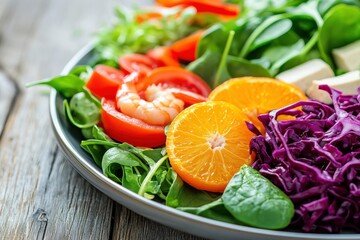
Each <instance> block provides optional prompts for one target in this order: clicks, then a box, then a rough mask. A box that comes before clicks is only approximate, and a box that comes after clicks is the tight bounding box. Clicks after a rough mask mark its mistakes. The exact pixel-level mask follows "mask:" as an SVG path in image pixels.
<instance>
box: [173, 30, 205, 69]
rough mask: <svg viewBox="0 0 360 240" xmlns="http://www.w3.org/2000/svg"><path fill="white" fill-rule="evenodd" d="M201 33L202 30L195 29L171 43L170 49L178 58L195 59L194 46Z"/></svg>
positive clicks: (195, 46)
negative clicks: (193, 31)
mask: <svg viewBox="0 0 360 240" xmlns="http://www.w3.org/2000/svg"><path fill="white" fill-rule="evenodd" d="M203 34H204V30H199V31H196V32H195V33H193V34H191V35H189V36H187V37H185V38H183V39H180V40H178V41H176V42H175V43H173V45H171V50H172V51H173V52H174V54H175V55H176V57H178V58H179V59H181V60H184V61H188V62H192V61H194V60H195V59H196V48H197V45H198V43H199V41H200V39H201V37H202V36H203Z"/></svg>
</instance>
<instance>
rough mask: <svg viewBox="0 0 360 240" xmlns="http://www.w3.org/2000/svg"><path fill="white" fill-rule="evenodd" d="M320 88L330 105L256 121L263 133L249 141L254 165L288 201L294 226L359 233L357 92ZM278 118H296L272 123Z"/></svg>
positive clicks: (290, 109)
mask: <svg viewBox="0 0 360 240" xmlns="http://www.w3.org/2000/svg"><path fill="white" fill-rule="evenodd" d="M320 88H321V89H322V90H325V91H327V92H328V93H329V94H330V95H331V97H332V101H333V105H332V106H328V105H325V104H323V103H320V102H317V101H314V100H308V101H300V102H297V103H294V104H292V105H289V106H287V107H284V108H281V109H278V110H274V111H271V112H270V113H268V114H264V115H261V116H260V117H259V119H260V121H261V122H262V124H263V125H264V127H265V129H266V134H265V136H263V135H257V136H256V137H254V138H253V139H252V140H251V143H250V150H251V152H255V153H256V157H255V161H254V164H253V167H254V168H255V169H257V170H259V171H260V173H261V174H262V175H263V176H265V177H267V178H268V179H269V180H271V181H272V182H273V183H274V184H275V185H277V186H278V187H279V188H280V189H282V190H283V191H284V192H285V193H286V194H287V195H288V196H289V197H290V198H291V200H292V201H293V203H294V205H295V209H296V213H295V216H294V218H293V221H292V223H291V224H292V225H293V226H300V227H301V228H302V229H303V231H305V232H331V233H334V232H340V231H342V230H344V229H353V230H355V231H357V232H360V88H359V89H358V94H357V95H342V94H341V92H339V91H336V90H334V89H331V88H330V87H328V86H325V85H323V86H321V87H320ZM300 108H302V111H300V110H299V109H300ZM280 115H291V116H294V117H295V118H294V119H293V120H282V121H281V120H277V118H278V117H279V116H280ZM248 127H249V129H250V130H252V131H253V132H254V133H255V134H258V133H257V130H256V128H255V127H254V126H253V125H252V124H249V123H248Z"/></svg>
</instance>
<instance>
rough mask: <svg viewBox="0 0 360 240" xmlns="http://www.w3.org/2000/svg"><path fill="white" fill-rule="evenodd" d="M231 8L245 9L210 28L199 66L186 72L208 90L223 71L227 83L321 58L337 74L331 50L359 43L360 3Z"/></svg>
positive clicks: (317, 0) (316, 1) (311, 1)
mask: <svg viewBox="0 0 360 240" xmlns="http://www.w3.org/2000/svg"><path fill="white" fill-rule="evenodd" d="M231 2H236V3H238V4H240V5H242V6H243V7H244V8H243V9H244V12H243V14H242V15H241V17H240V18H239V19H236V20H233V21H229V22H224V23H218V24H216V25H213V26H212V27H211V28H209V29H208V30H207V31H206V32H205V34H204V36H203V37H202V39H201V40H200V42H199V45H198V48H197V60H196V61H194V62H192V63H191V64H190V65H189V66H188V69H189V70H190V71H193V72H194V73H196V74H198V75H199V76H201V77H202V78H203V79H204V80H206V81H207V82H208V83H209V85H210V86H211V87H216V86H217V85H218V84H220V83H221V82H222V81H221V80H220V81H219V79H218V76H215V75H216V73H219V72H224V71H225V70H227V76H229V77H241V76H249V75H250V76H264V77H269V76H276V75H277V74H278V73H279V72H282V71H285V70H287V69H289V68H291V67H294V66H296V65H299V64H301V63H304V62H306V61H308V60H310V59H313V58H319V57H322V58H323V59H324V60H325V61H327V62H328V63H329V64H331V66H332V67H333V68H334V70H338V69H336V67H335V65H334V64H333V59H332V56H331V50H332V49H334V48H337V47H340V46H344V45H347V44H349V43H351V42H354V41H355V40H357V39H359V38H360V36H359V34H360V20H359V16H360V13H359V12H360V8H359V6H360V1H356V0H343V1H337V0H332V1H324V0H308V1H271V0H267V1H265V0H262V1H256V4H254V3H252V1H231ZM255 5H256V6H255ZM230 32H234V39H233V41H232V43H231V46H230V47H229V51H228V52H227V53H226V56H225V57H226V58H227V59H226V61H221V62H220V60H219V59H220V58H219V56H223V53H224V50H225V46H226V45H227V40H228V38H227V37H228V36H229V34H230ZM340 32H341V34H339V33H340ZM223 57H224V56H223ZM215 59H217V60H215ZM224 62H226V64H225V65H226V66H225V67H224V66H223V65H222V64H223V63H224ZM209 66H211V68H210V67H209ZM245 67H246V70H244V68H245ZM216 69H222V70H220V71H219V70H218V71H217V70H216Z"/></svg>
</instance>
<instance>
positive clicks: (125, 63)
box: [119, 53, 157, 76]
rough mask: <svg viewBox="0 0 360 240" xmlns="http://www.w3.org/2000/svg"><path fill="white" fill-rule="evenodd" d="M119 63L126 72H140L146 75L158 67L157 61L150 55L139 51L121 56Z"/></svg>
mask: <svg viewBox="0 0 360 240" xmlns="http://www.w3.org/2000/svg"><path fill="white" fill-rule="evenodd" d="M119 65H120V68H121V70H123V71H124V72H125V73H127V74H129V73H132V72H138V73H139V75H141V76H143V75H146V74H147V73H149V72H150V71H151V70H152V69H154V68H156V67H157V64H156V63H155V61H154V60H152V59H151V58H150V57H148V56H146V55H142V54H137V53H131V54H126V55H123V56H121V57H120V58H119Z"/></svg>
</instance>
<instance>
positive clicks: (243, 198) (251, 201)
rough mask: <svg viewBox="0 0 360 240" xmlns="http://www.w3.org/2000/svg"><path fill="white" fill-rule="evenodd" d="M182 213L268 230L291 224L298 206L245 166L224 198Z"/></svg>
mask: <svg viewBox="0 0 360 240" xmlns="http://www.w3.org/2000/svg"><path fill="white" fill-rule="evenodd" d="M178 209H179V210H182V211H185V212H189V213H193V214H196V215H199V216H203V217H208V218H211V219H215V220H219V221H224V222H229V223H235V224H241V225H248V226H253V227H259V228H266V229H281V228H285V227H286V226H288V225H289V224H290V221H291V219H292V217H293V215H294V205H293V203H292V202H291V200H290V199H289V197H288V196H287V195H286V194H285V193H283V192H282V191H281V190H280V189H279V188H278V187H276V186H275V185H274V184H273V183H271V182H270V181H269V180H268V179H266V178H265V177H263V176H262V175H261V174H260V173H259V172H258V171H256V170H255V169H253V168H251V167H249V166H247V165H244V166H242V167H241V169H240V171H239V172H238V173H237V174H235V175H234V176H233V178H232V179H231V180H230V182H229V184H228V185H227V187H226V189H225V191H224V193H223V194H222V196H221V198H219V199H217V200H215V201H212V202H209V203H207V204H204V205H202V206H198V207H178Z"/></svg>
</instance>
